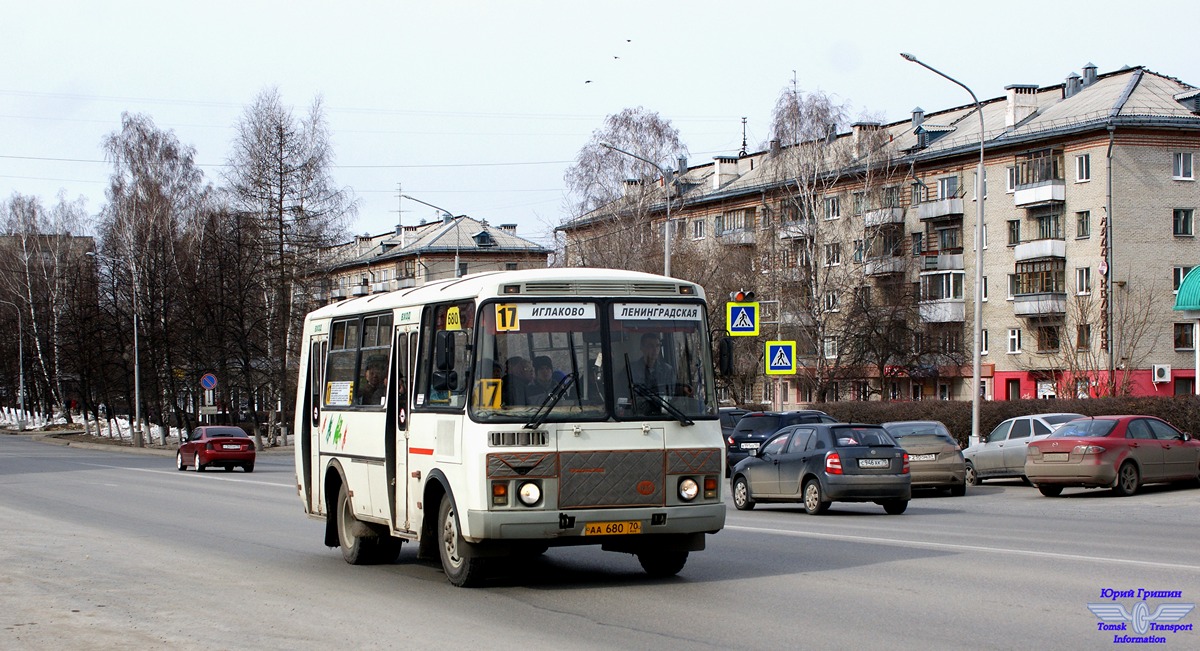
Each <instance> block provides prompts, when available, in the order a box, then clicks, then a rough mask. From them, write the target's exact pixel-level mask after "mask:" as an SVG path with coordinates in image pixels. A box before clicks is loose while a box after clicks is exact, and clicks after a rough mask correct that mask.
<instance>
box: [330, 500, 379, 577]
mask: <svg viewBox="0 0 1200 651" xmlns="http://www.w3.org/2000/svg"><path fill="white" fill-rule="evenodd" d="M335 517H336V518H337V532H338V546H339V547H341V549H342V558H343V559H344V560H345V561H346V562H347V563H349V564H351V565H367V564H369V563H371V562H372V560H373V558H374V555H375V554H374V552H375V549H374V548H375V542H376V539H375V537H374V536H363V535H358V534H359V533H360V532H362V530H363V529H365V528H366V525H364V524H363V523H361V522H359V521H358V518H356V517H354V509H352V508H351V507H350V492H349V491H347V490H346V485H345V484H342V487H341V489H340V490H338V501H337V514H336V516H335Z"/></svg>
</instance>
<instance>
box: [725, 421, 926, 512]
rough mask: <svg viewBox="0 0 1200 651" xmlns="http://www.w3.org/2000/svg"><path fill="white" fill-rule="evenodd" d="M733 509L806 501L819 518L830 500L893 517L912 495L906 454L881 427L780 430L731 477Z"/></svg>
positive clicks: (825, 425) (838, 425) (841, 425)
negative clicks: (868, 505) (865, 505)
mask: <svg viewBox="0 0 1200 651" xmlns="http://www.w3.org/2000/svg"><path fill="white" fill-rule="evenodd" d="M731 482H732V486H733V505H734V506H735V507H737V508H738V510H740V511H746V510H749V509H752V508H754V505H755V504H756V503H758V502H803V503H804V510H805V511H807V512H808V513H810V514H813V515H816V514H818V513H823V512H825V511H826V510H827V509H828V508H829V505H830V503H831V502H875V503H876V504H879V505H881V506H883V510H884V511H886V512H887V513H889V514H892V515H898V514H900V513H904V510H905V509H907V508H908V501H909V499H910V498H911V497H912V477H911V475H910V474H909V465H908V455H907V454H906V453H905V452H904V450H902V449H901V448H900V446H899V445H897V444H896V441H895V439H893V438H892V437H891V436H890V435H889V434H888V433H887V430H885V429H883V427H880V426H879V425H859V424H849V423H833V424H830V423H813V424H805V425H792V426H788V427H785V428H783V429H781V430H780V431H779V433H778V434H776V435H775V436H774V437H772V438H771V439H770V440H768V441H767V442H766V443H765V444H764V445H763V446H762V447H760V448H759V449H758V450H755V453H754V455H753V456H749V457H746V458H745V459H743V460H741V461H740V462H738V464H737V465H736V466H734V468H733V472H732V474H731Z"/></svg>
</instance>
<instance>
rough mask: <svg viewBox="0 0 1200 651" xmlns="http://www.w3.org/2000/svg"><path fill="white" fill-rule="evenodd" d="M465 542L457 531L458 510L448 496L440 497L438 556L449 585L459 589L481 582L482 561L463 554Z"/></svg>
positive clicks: (459, 531)
mask: <svg viewBox="0 0 1200 651" xmlns="http://www.w3.org/2000/svg"><path fill="white" fill-rule="evenodd" d="M465 545H466V542H465V541H464V540H463V537H462V531H461V530H460V529H459V522H458V509H457V508H455V506H454V500H452V499H451V498H450V496H449V495H443V496H442V506H441V508H439V509H438V555H439V556H440V557H441V560H442V571H444V572H445V573H446V578H447V579H449V580H450V583H451V584H453V585H455V586H457V587H460V588H471V587H474V586H477V585H479V584H480V582H481V581H482V580H483V572H484V565H485V563H484V559H482V558H474V557H472V556H469V555H465V554H464V553H463V551H464V546H465Z"/></svg>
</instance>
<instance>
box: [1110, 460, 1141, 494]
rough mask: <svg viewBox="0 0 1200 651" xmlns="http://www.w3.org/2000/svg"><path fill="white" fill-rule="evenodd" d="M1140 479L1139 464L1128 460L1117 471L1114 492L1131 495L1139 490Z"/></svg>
mask: <svg viewBox="0 0 1200 651" xmlns="http://www.w3.org/2000/svg"><path fill="white" fill-rule="evenodd" d="M1139 480H1140V477H1139V476H1138V469H1137V466H1135V465H1133V462H1132V461H1126V462H1125V463H1123V464H1121V469H1120V470H1118V471H1117V484H1116V486H1113V492H1114V493H1116V494H1117V495H1119V496H1121V497H1129V496H1130V495H1133V494H1134V493H1136V492H1137V489H1138V483H1139Z"/></svg>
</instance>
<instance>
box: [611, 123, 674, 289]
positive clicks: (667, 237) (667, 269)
mask: <svg viewBox="0 0 1200 651" xmlns="http://www.w3.org/2000/svg"><path fill="white" fill-rule="evenodd" d="M600 146H601V147H604V148H605V149H611V150H613V151H615V152H617V153H620V154H625V155H626V156H629V157H630V158H636V159H638V160H640V161H642V162H643V163H646V164H648V165H651V166H653V167H654V169H656V170H658V173H659V174H662V177H663V188H665V189H666V191H667V223H666V225H665V226H663V275H664V276H670V275H671V184H672V183H674V176H673V175H672V174H671V173H670V172H668V171H667V170H665V169H663V168H662V166H660V165H659V164H658V163H656V162H654V161H652V160H650V159H649V158H645V157H643V156H638V155H637V154H635V153H633V152H631V151H625V150H624V149H621V148H620V147H616V146H613V145H612V144H610V143H607V142H602V143H600Z"/></svg>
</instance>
